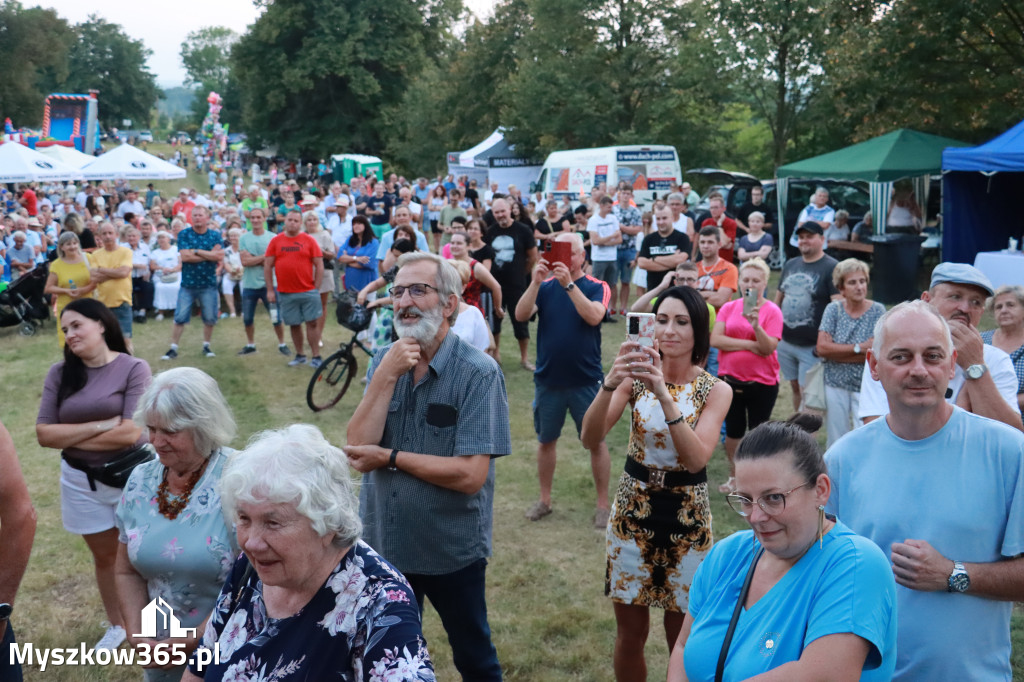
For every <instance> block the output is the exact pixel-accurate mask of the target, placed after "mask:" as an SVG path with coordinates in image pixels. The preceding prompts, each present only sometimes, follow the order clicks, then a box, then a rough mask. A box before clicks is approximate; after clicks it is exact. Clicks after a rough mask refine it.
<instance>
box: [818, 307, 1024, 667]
mask: <svg viewBox="0 0 1024 682" xmlns="http://www.w3.org/2000/svg"><path fill="white" fill-rule="evenodd" d="M868 364H869V366H870V369H871V375H872V376H873V377H874V378H875V379H877V380H879V381H880V382H881V383H882V386H883V388H884V389H885V393H886V396H887V398H888V401H889V414H888V415H887V416H886V417H885V418H883V419H877V420H875V421H873V422H871V423H870V424H868V425H867V426H864V427H863V428H860V429H856V430H854V431H852V432H850V433H848V434H846V436H844V437H843V438H841V439H840V440H839V441H838V442H837V443H836V444H835V445H834V446H832V448H831V449H829V451H828V452H827V453H826V455H825V459H826V462H827V463H828V468H829V475H830V477H831V478H832V484H833V488H832V495H831V497H830V499H829V504H828V511H829V512H831V513H834V514H836V515H837V516H838V518H839V519H840V520H841V521H842V522H843V523H845V524H846V525H847V526H849V527H850V528H851V529H852V530H853V531H854V532H855V533H858V534H860V535H864V536H866V537H868V538H870V539H871V540H872V541H874V542H875V543H876V544H877V545H878V546H879V547H880V548H881V549H882V551H883V552H885V553H886V554H888V555H889V556H890V559H891V561H892V565H893V569H892V570H893V574H894V575H895V578H896V583H897V588H896V596H897V602H898V612H899V627H898V641H897V647H896V649H897V661H896V672H895V675H894V677H893V679H894V680H900V681H908V680H913V681H918V680H920V681H921V682H930V681H931V680H957V681H958V682H963V681H972V680H976V681H977V682H982V681H984V682H990V681H992V680H1011V679H1012V678H1013V670H1012V668H1011V666H1010V615H1011V611H1012V608H1013V602H1014V601H1021V600H1024V557H1022V556H1021V555H1022V553H1024V434H1021V432H1020V431H1018V430H1017V429H1014V428H1011V427H1009V426H1007V425H1005V424H1002V423H999V422H996V421H993V420H990V419H986V418H984V417H980V416H978V415H974V414H971V413H970V412H967V411H965V410H963V409H961V408H959V407H956V406H954V405H951V404H950V403H948V402H946V400H945V393H946V389H947V387H948V385H949V382H950V379H951V378H952V377H953V374H954V369H955V367H956V350H955V349H954V347H953V341H952V338H951V335H950V331H949V326H948V325H947V323H946V321H945V319H944V318H943V317H942V316H941V315H940V314H939V313H938V312H937V311H936V310H935V309H934V308H933V307H932V306H930V305H929V304H927V303H926V302H924V301H912V302H908V303H901V304H900V305H898V306H896V307H895V308H893V309H892V310H890V311H889V312H888V313H886V315H885V316H883V317H882V319H881V320H879V322H878V324H877V325H876V326H875V333H874V346H873V348H872V349H871V350H869V351H868Z"/></svg>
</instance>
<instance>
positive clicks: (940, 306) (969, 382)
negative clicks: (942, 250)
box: [854, 263, 1022, 429]
mask: <svg viewBox="0 0 1024 682" xmlns="http://www.w3.org/2000/svg"><path fill="white" fill-rule="evenodd" d="M992 294H993V289H992V283H991V282H990V281H989V279H988V277H986V276H985V274H984V273H983V272H981V271H980V270H978V269H977V268H975V267H973V266H971V265H967V264H965V263H940V264H939V265H937V266H936V267H935V269H934V270H933V271H932V279H931V287H930V288H929V289H928V291H925V292H924V293H922V294H921V300H923V301H925V302H927V303H930V304H931V305H932V307H933V308H935V310H937V311H938V313H939V315H941V316H942V317H943V318H944V319H945V320H946V322H947V323H948V324H949V329H950V333H951V334H952V337H953V347H954V349H955V350H956V369H955V373H954V375H953V379H952V380H951V381H950V382H949V388H948V389H947V390H946V394H945V395H946V401H947V402H950V403H953V404H955V405H958V406H959V407H962V408H963V409H965V410H967V411H968V412H973V413H974V414H979V415H981V416H983V417H988V418H989V419H995V420H997V421H1001V422H1003V423H1004V424H1008V425H1010V426H1013V427H1015V428H1018V429H1021V428H1022V426H1021V417H1020V409H1019V408H1018V406H1017V374H1016V372H1014V370H1013V362H1012V361H1011V360H1010V356H1009V355H1007V354H1006V353H1005V352H1004V351H1002V350H1000V349H998V348H996V347H995V346H990V345H986V344H985V343H984V342H983V341H982V340H981V334H980V333H978V322H979V321H981V315H982V313H983V312H984V311H985V300H986V299H987V298H988V297H989V296H991V295H992ZM870 348H871V346H870V345H869V344H864V345H861V346H860V348H854V352H857V353H866V352H867V351H868V350H870ZM887 414H889V403H888V401H887V399H886V395H885V390H884V389H883V388H882V384H881V383H880V382H879V381H878V380H877V379H874V378H872V375H871V370H870V368H869V367H868V366H867V364H865V366H864V374H863V376H862V378H861V388H860V408H859V410H858V416H859V417H860V418H861V419H863V420H864V421H865V422H869V421H872V420H874V419H877V418H878V417H881V416H885V415H887Z"/></svg>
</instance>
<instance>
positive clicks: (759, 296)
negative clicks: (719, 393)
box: [711, 257, 782, 493]
mask: <svg viewBox="0 0 1024 682" xmlns="http://www.w3.org/2000/svg"><path fill="white" fill-rule="evenodd" d="M768 273H769V270H768V264H767V263H765V262H764V261H763V260H762V259H760V258H757V257H755V258H751V259H750V260H748V261H747V262H746V263H744V264H743V265H741V266H740V272H739V287H740V298H738V299H735V300H732V301H729V302H728V303H726V304H725V305H723V306H722V308H721V310H719V311H718V318H717V319H716V321H715V326H714V328H713V329H712V330H711V345H712V346H714V347H715V348H717V349H718V350H719V354H718V376H719V377H720V378H721V379H722V380H723V381H725V382H726V383H727V384H729V386H731V387H732V405H731V406H730V407H729V413H728V414H727V415H726V416H725V454H726V455H727V456H728V457H729V480H728V481H726V482H725V483H723V484H722V485H720V486H718V490H719V492H723V493H731V492H733V488H734V486H735V480H734V476H735V473H736V468H735V465H734V464H733V456H734V455H735V454H736V447H737V446H738V445H739V443H740V439H741V438H743V434H745V433H746V432H747V430H748V429H753V428H754V427H755V426H757V425H759V424H763V423H764V422H766V421H768V420H769V419H770V418H771V416H772V409H773V408H774V407H775V399H776V398H778V397H779V357H778V354H777V353H776V352H775V347H776V346H778V344H779V339H781V338H782V310H781V309H779V306H777V305H775V304H774V303H772V302H771V301H769V300H768V299H766V298H765V297H764V290H765V287H767V286H768Z"/></svg>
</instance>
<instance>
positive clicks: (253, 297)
mask: <svg viewBox="0 0 1024 682" xmlns="http://www.w3.org/2000/svg"><path fill="white" fill-rule="evenodd" d="M260 301H263V306H264V307H265V308H266V309H267V314H268V315H269V314H270V302H269V301H268V300H267V288H266V287H260V288H259V289H245V288H243V289H242V324H243V325H245V326H246V327H251V326H252V323H253V320H254V319H255V318H256V304H258V303H259V302H260ZM277 324H281V320H280V318H279V319H278V320H277Z"/></svg>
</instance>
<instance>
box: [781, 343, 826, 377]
mask: <svg viewBox="0 0 1024 682" xmlns="http://www.w3.org/2000/svg"><path fill="white" fill-rule="evenodd" d="M776 350H778V352H779V368H780V369H781V370H782V378H783V379H785V380H786V381H793V380H794V379H799V381H800V385H801V386H803V385H804V384H805V383H806V381H805V380H806V378H807V370H809V369H810V368H811V367H814V366H815V365H816V364H818V363H819V362H821V358H819V357H818V356H817V355H815V354H814V346H795V345H793V344H792V343H789V342H788V341H779V345H778V347H777V349H776Z"/></svg>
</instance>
